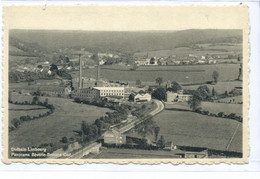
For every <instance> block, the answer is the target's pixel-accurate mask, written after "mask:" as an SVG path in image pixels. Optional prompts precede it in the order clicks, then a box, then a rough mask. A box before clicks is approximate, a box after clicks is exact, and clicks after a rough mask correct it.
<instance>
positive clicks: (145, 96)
mask: <svg viewBox="0 0 260 179" xmlns="http://www.w3.org/2000/svg"><path fill="white" fill-rule="evenodd" d="M151 99H152V97H151V95H150V94H149V93H142V94H137V95H135V97H134V102H149V101H151Z"/></svg>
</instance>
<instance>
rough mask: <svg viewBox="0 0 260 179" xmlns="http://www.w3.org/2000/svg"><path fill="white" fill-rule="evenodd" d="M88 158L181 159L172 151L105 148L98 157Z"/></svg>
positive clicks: (91, 156) (90, 156)
mask: <svg viewBox="0 0 260 179" xmlns="http://www.w3.org/2000/svg"><path fill="white" fill-rule="evenodd" d="M86 158H95V159H101V158H104V159H109V158H110V159H115V158H117V159H124V158H139V159H140V158H180V156H178V155H176V152H175V151H174V152H173V151H172V152H169V151H162V150H160V151H156V150H154V151H152V150H140V149H135V150H133V149H123V148H105V149H104V148H103V149H102V150H101V153H100V154H98V155H89V156H86Z"/></svg>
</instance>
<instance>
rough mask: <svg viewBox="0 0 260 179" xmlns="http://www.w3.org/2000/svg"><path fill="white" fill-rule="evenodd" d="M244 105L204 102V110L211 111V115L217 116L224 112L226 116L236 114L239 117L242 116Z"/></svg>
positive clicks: (202, 104)
mask: <svg viewBox="0 0 260 179" xmlns="http://www.w3.org/2000/svg"><path fill="white" fill-rule="evenodd" d="M242 107H243V105H242V104H226V103H211V102H202V103H201V108H202V110H206V111H209V112H210V113H214V114H217V113H219V112H224V113H226V114H231V113H235V114H236V115H238V116H242Z"/></svg>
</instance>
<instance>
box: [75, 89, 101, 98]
mask: <svg viewBox="0 0 260 179" xmlns="http://www.w3.org/2000/svg"><path fill="white" fill-rule="evenodd" d="M71 94H72V97H73V98H81V99H87V100H90V99H91V100H92V99H98V98H100V92H99V90H97V89H95V88H81V89H80V88H78V89H75V90H74V91H73V92H72V93H71Z"/></svg>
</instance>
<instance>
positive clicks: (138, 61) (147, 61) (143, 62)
mask: <svg viewBox="0 0 260 179" xmlns="http://www.w3.org/2000/svg"><path fill="white" fill-rule="evenodd" d="M135 64H136V65H137V66H141V65H150V59H145V60H137V61H135Z"/></svg>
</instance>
